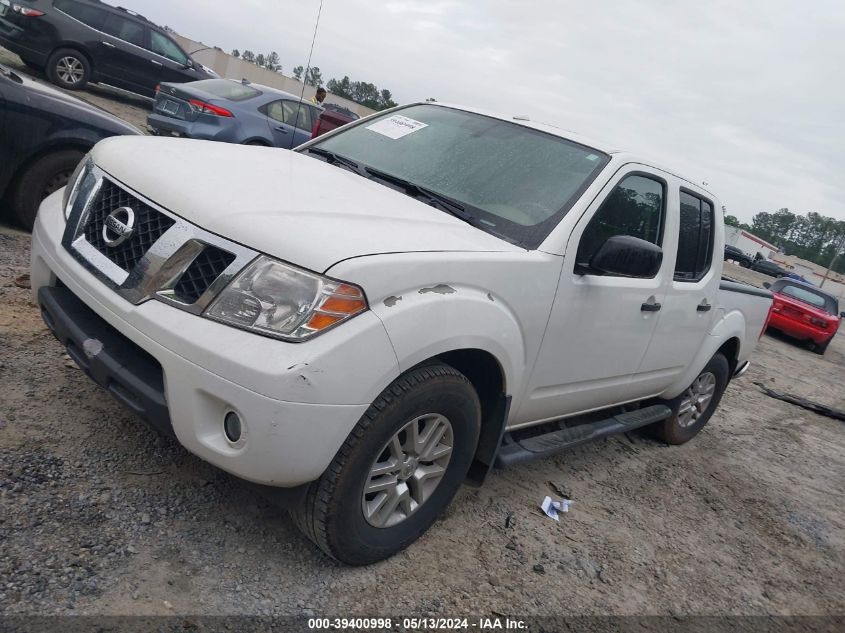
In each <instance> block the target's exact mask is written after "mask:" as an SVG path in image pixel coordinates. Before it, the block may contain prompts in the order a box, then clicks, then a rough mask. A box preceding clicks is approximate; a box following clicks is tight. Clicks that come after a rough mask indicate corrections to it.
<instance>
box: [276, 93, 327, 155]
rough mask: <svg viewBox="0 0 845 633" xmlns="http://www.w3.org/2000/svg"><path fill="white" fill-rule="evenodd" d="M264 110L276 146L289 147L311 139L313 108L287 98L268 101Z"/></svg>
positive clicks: (313, 119)
mask: <svg viewBox="0 0 845 633" xmlns="http://www.w3.org/2000/svg"><path fill="white" fill-rule="evenodd" d="M297 106H298V107H297ZM264 110H265V114H266V115H267V124H268V125H269V126H270V132H271V133H272V134H273V144H274V145H275V146H276V147H285V148H288V149H290V148H293V147H296V146H297V145H301V144H302V143H304V142H305V141H308V140H310V139H311V129H312V127H313V125H314V121H315V118H314V114H315V111H316V109H315V108H312V107H311V106H309V105H306V104H304V103H298V102H296V101H291V100H289V99H279V100H278V101H273V102H271V103H268V104H267V105H266V106H265V108H264Z"/></svg>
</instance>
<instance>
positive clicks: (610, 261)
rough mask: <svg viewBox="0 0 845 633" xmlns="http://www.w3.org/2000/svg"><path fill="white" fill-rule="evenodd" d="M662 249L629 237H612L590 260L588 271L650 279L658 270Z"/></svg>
mask: <svg viewBox="0 0 845 633" xmlns="http://www.w3.org/2000/svg"><path fill="white" fill-rule="evenodd" d="M662 262H663V249H662V248H660V247H659V246H657V245H656V244H652V243H651V242H646V241H645V240H641V239H640V238H638V237H633V236H631V235H614V236H613V237H611V238H608V240H607V241H606V242H605V243H604V244H602V245H601V247H600V248H599V250H597V251H596V253H595V255H593V258H592V259H591V260H590V270H593V271H596V272H598V273H602V274H605V275H614V276H618V277H639V278H645V279H648V278H651V277H654V276H655V275H656V274H657V271H659V270H660V264H661V263H662Z"/></svg>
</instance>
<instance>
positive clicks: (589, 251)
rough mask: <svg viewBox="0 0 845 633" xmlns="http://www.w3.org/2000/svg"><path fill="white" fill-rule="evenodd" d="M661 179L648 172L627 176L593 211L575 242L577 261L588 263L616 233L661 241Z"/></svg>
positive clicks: (662, 195)
mask: <svg viewBox="0 0 845 633" xmlns="http://www.w3.org/2000/svg"><path fill="white" fill-rule="evenodd" d="M664 199H665V195H664V191H663V183H661V182H659V181H657V180H655V179H653V178H649V177H648V176H640V175H636V176H628V177H627V178H625V179H624V180H622V182H620V183H619V184H618V185H616V188H615V189H614V190H613V192H612V193H611V194H610V195H609V196H608V197H607V199H605V201H604V202H603V203H602V205H601V207H599V210H598V211H596V213H595V215H594V216H593V218H592V220H590V223H589V224H588V225H587V228H586V229H585V230H584V234H583V235H582V236H581V242H580V243H579V244H578V254H577V256H576V262H577V264H578V266H588V265H589V263H590V260H591V259H592V258H593V255H595V254H596V251H598V250H599V248H601V246H602V245H603V244H604V243H605V242H606V241H607V240H608V239H609V238H611V237H613V236H615V235H632V236H633V237H638V238H640V239H641V240H645V241H647V242H651V243H652V244H657V245H660V241H661V236H662V231H661V228H662V225H663V208H664V205H663V201H664Z"/></svg>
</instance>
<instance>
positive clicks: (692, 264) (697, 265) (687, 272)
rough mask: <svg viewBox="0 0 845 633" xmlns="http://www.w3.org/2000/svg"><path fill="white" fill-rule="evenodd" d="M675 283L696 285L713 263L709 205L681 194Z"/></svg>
mask: <svg viewBox="0 0 845 633" xmlns="http://www.w3.org/2000/svg"><path fill="white" fill-rule="evenodd" d="M680 211H681V214H680V219H681V223H680V231H679V232H678V259H677V261H676V262H675V279H676V280H677V281H698V280H699V279H701V278H702V277H703V276H704V275H705V274H706V273H707V271H708V270H710V263H711V261H712V259H713V205H712V204H710V203H709V202H707V201H706V200H702V199H701V198H698V197H697V196H693V195H692V194H689V193H687V192H685V191H682V192H681V209H680Z"/></svg>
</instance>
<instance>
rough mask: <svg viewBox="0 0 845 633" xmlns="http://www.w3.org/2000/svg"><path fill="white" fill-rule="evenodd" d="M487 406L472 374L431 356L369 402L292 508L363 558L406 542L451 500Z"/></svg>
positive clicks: (331, 551) (333, 550) (336, 549)
mask: <svg viewBox="0 0 845 633" xmlns="http://www.w3.org/2000/svg"><path fill="white" fill-rule="evenodd" d="M480 418H481V405H480V403H479V401H478V396H477V395H476V393H475V390H474V389H473V387H472V385H471V384H470V382H469V381H468V380H467V378H466V377H465V376H464V375H463V374H462V373H460V372H459V371H457V370H456V369H454V368H452V367H450V366H448V365H442V364H437V365H428V366H425V367H420V368H417V369H414V370H411V371H410V372H408V373H407V374H404V375H403V376H401V377H399V378H397V379H396V380H395V381H394V382H393V383H392V384H391V385H390V386H389V387H388V388H387V389H385V390H384V391H383V392H382V393H381V395H379V397H378V398H377V399H376V400H375V402H373V404H372V405H371V406H370V408H369V409H368V410H367V412H366V413H365V414H364V416H363V417H362V418H361V420H360V421H359V422H358V424H357V425H356V427H355V428H354V429H353V430H352V432H351V433H350V434H349V437H348V438H347V440H346V442H345V443H344V445H343V446H342V447H341V449H340V450H339V451H338V453H337V455H336V456H335V458H334V460H333V461H332V463H331V464H330V465H329V467H328V468H327V469H326V472H325V473H323V476H322V477H320V479H318V480H317V481H315V482H314V483H312V484H311V486H310V487H309V490H308V493H307V495H306V497H305V499H304V501H303V502H302V503H301V504H300V505H299V507H297V508H295V509H294V510H293V511H292V515H293V518H294V520H295V522H296V523H297V525H298V526H299V527H300V529H301V530H302V531H303V532H304V533H305V534H306V535H307V536H308V537H309V538H310V539H311V540H312V541H314V543H316V544H317V546H319V547H320V549H322V550H323V551H324V552H325V553H326V554H328V555H329V556H332V557H333V558H335V559H337V560H339V561H341V562H344V563H346V564H349V565H367V564H370V563H374V562H376V561H379V560H383V559H385V558H387V557H389V556H391V555H393V554H395V553H396V552H398V551H400V550H402V549H404V548H405V547H407V546H408V545H410V544H411V543H413V542H414V541H415V540H416V539H417V538H419V537H420V536H421V535H422V534H423V532H425V531H426V530H427V529H428V528H429V527H430V526H431V524H432V523H434V521H435V520H436V519H437V517H438V516H439V515H440V514H441V512H442V511H443V510H444V509H445V508H446V506H447V505H448V504H449V502H450V501H451V500H452V498H453V497H454V496H455V493H456V492H457V491H458V488H460V485H461V482H463V480H464V478H465V477H466V473H467V471H468V470H469V466H470V463H471V462H472V458H473V455H474V453H475V447H476V444H477V443H478V435H479V429H480V424H481V422H480Z"/></svg>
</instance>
